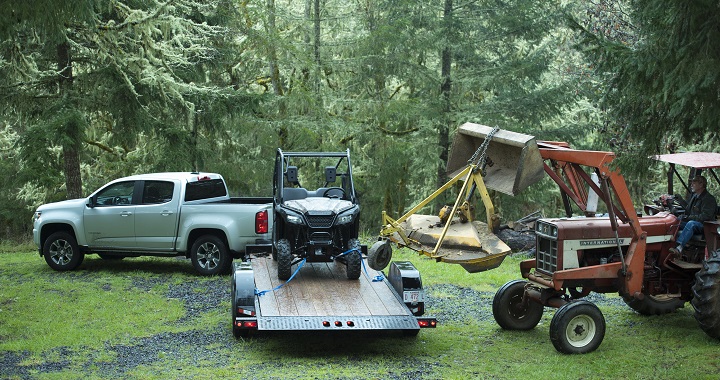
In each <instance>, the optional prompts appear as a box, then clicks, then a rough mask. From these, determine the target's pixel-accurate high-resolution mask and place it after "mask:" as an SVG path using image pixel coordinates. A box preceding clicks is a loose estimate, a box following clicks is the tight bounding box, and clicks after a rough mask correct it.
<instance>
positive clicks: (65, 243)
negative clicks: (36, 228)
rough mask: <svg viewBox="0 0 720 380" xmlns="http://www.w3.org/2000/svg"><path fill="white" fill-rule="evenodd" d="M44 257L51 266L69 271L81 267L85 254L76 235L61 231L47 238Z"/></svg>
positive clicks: (58, 269) (57, 269)
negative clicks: (81, 250)
mask: <svg viewBox="0 0 720 380" xmlns="http://www.w3.org/2000/svg"><path fill="white" fill-rule="evenodd" d="M43 257H44V258H45V262H46V263H47V264H48V265H49V266H50V268H52V269H55V270H56V271H68V270H74V269H76V268H77V267H79V266H80V264H81V263H82V261H83V259H84V258H85V254H84V253H82V252H80V248H79V247H78V244H77V241H76V240H75V237H74V236H72V235H71V234H69V233H67V232H64V231H60V232H55V233H53V234H52V235H50V236H49V237H48V238H47V239H45V243H44V244H43Z"/></svg>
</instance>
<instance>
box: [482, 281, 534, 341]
mask: <svg viewBox="0 0 720 380" xmlns="http://www.w3.org/2000/svg"><path fill="white" fill-rule="evenodd" d="M526 284H527V281H525V280H513V281H510V282H508V283H506V284H505V285H503V286H501V287H500V289H498V291H497V292H496V293H495V297H494V298H493V304H492V310H493V317H494V318H495V322H497V324H498V325H499V326H500V327H502V328H503V329H505V330H531V329H533V328H534V327H535V326H537V324H538V323H539V322H540V319H541V318H542V314H543V311H544V309H545V308H544V307H543V305H540V304H539V303H536V302H533V301H530V300H528V301H527V306H525V307H523V305H522V302H523V296H524V294H525V285H526Z"/></svg>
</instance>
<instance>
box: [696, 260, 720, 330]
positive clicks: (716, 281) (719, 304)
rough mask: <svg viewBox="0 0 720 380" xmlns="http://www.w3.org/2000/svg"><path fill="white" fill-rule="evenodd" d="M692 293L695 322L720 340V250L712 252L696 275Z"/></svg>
mask: <svg viewBox="0 0 720 380" xmlns="http://www.w3.org/2000/svg"><path fill="white" fill-rule="evenodd" d="M692 292H693V298H692V301H691V303H692V305H693V308H694V309H695V320H696V321H698V324H699V325H700V328H701V329H702V330H703V331H705V333H706V334H707V335H709V336H710V337H712V338H715V339H720V249H718V250H716V251H714V252H712V253H711V254H710V257H709V258H708V259H707V260H705V261H704V262H703V266H702V269H700V271H698V272H697V273H696V274H695V284H693V287H692Z"/></svg>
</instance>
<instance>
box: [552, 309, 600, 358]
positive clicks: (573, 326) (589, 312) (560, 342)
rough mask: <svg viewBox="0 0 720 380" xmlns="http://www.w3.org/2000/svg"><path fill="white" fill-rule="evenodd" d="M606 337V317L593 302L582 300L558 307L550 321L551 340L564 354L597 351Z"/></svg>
mask: <svg viewBox="0 0 720 380" xmlns="http://www.w3.org/2000/svg"><path fill="white" fill-rule="evenodd" d="M604 337H605V317H603V315H602V312H601V311H600V309H599V308H598V307H597V306H595V304H593V303H592V302H589V301H585V300H581V301H576V302H570V303H567V304H565V305H563V306H561V307H560V309H558V311H557V312H555V316H553V319H552V321H551V322H550V341H552V344H553V346H555V349H556V350H558V351H559V352H561V353H563V354H585V353H588V352H592V351H595V349H597V348H598V347H599V346H600V343H602V341H603V338H604Z"/></svg>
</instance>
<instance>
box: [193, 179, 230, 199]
mask: <svg viewBox="0 0 720 380" xmlns="http://www.w3.org/2000/svg"><path fill="white" fill-rule="evenodd" d="M226 195H227V192H226V191H225V183H224V182H223V180H221V179H208V180H202V181H197V182H188V184H187V187H185V202H189V201H196V200H198V199H207V198H216V197H224V196H226Z"/></svg>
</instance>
